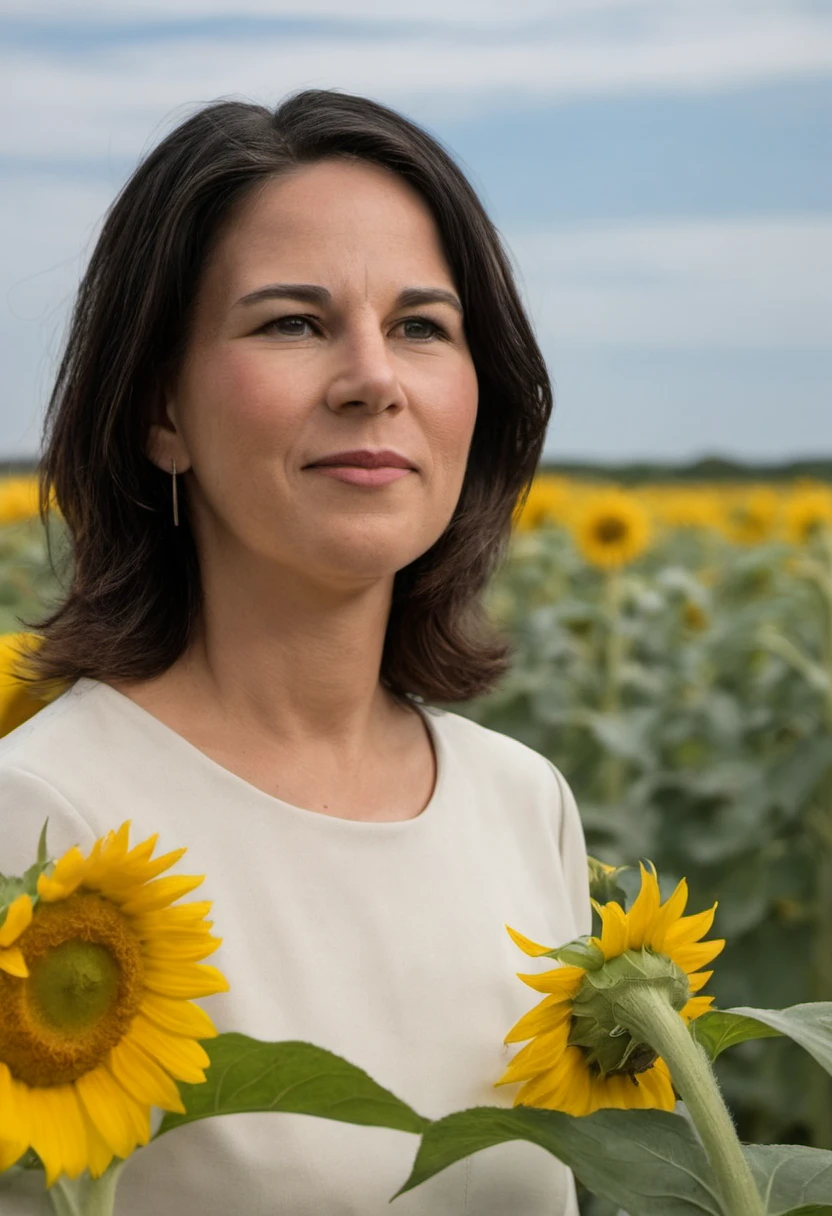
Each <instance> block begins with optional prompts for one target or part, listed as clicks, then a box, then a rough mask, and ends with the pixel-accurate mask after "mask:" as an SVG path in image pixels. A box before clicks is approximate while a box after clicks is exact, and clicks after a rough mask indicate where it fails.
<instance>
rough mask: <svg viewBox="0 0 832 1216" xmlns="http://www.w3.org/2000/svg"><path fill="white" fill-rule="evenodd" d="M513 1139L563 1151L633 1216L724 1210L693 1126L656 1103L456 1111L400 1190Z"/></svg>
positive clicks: (432, 1134) (698, 1215)
mask: <svg viewBox="0 0 832 1216" xmlns="http://www.w3.org/2000/svg"><path fill="white" fill-rule="evenodd" d="M508 1140H528V1141H530V1142H531V1143H532V1144H537V1145H539V1146H540V1147H541V1148H543V1149H546V1151H547V1152H550V1153H551V1154H552V1155H553V1156H555V1157H559V1158H560V1160H561V1161H563V1162H565V1164H566V1165H568V1166H569V1167H570V1168H571V1169H572V1170H573V1171H574V1173H575V1175H576V1176H577V1177H578V1178H579V1179H580V1181H581V1182H582V1183H583V1184H584V1186H585V1187H586V1188H587V1189H588V1190H590V1191H592V1192H593V1193H594V1194H595V1195H598V1196H599V1197H600V1198H602V1199H606V1200H608V1201H610V1202H611V1203H614V1204H617V1205H618V1206H619V1207H620V1208H623V1209H624V1210H625V1211H626V1212H628V1213H629V1216H722V1207H721V1205H720V1203H719V1200H718V1198H717V1189H716V1182H715V1180H714V1177H713V1174H712V1171H711V1167H710V1165H709V1164H708V1161H707V1158H706V1156H705V1151H704V1149H703V1148H702V1145H701V1144H700V1142H699V1140H698V1139H697V1137H696V1134H695V1132H694V1131H693V1128H692V1127H691V1125H690V1124H689V1123H688V1121H687V1120H686V1119H684V1118H683V1117H682V1116H681V1115H673V1114H668V1113H667V1112H665V1111H657V1110H651V1111H643V1110H628V1111H622V1110H605V1111H598V1113H597V1114H594V1115H587V1116H585V1117H583V1118H580V1119H578V1118H574V1117H573V1116H571V1115H565V1114H562V1113H561V1112H560V1111H553V1110H537V1109H533V1108H532V1107H528V1106H519V1107H515V1108H513V1109H510V1110H506V1109H502V1108H498V1107H489V1106H481V1107H476V1108H474V1109H472V1110H466V1111H459V1112H457V1113H455V1114H452V1115H448V1116H447V1117H446V1118H444V1119H438V1120H437V1121H436V1122H435V1123H431V1124H430V1125H429V1126H428V1128H427V1129H426V1130H425V1132H424V1134H423V1136H422V1143H421V1145H420V1146H419V1151H418V1153H417V1154H416V1161H415V1163H414V1166H413V1170H412V1172H411V1175H410V1177H409V1178H408V1180H407V1182H406V1183H405V1184H404V1186H403V1187H402V1188H401V1190H400V1191H399V1192H398V1194H399V1195H401V1194H404V1193H405V1192H406V1191H410V1190H413V1188H414V1187H416V1186H419V1184H420V1183H422V1182H425V1181H427V1179H428V1178H432V1177H433V1176H434V1174H438V1173H440V1171H442V1170H444V1169H446V1168H447V1167H448V1166H449V1165H452V1164H453V1163H454V1162H455V1161H459V1160H461V1159H462V1158H464V1157H468V1156H470V1155H471V1154H472V1153H476V1152H480V1151H481V1150H483V1149H487V1148H490V1147H492V1146H493V1145H495V1144H503V1143H504V1142H506V1141H508Z"/></svg>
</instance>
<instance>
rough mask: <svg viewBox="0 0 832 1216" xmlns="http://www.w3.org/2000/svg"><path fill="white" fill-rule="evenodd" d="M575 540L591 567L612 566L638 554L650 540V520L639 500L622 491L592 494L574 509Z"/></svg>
mask: <svg viewBox="0 0 832 1216" xmlns="http://www.w3.org/2000/svg"><path fill="white" fill-rule="evenodd" d="M573 529H574V535H575V542H576V544H577V546H578V548H579V549H580V551H581V553H582V554H583V556H584V557H585V558H586V560H587V561H588V562H590V563H591V564H592V565H593V566H600V567H602V568H603V569H614V568H615V567H617V566H623V565H626V563H627V562H631V561H634V560H635V558H637V557H640V556H641V554H642V553H643V552H644V551H645V549H646V548H647V546H648V544H649V543H650V519H649V516H648V514H647V512H646V511H645V509H644V507H643V506H642V505H641V503H640V502H639V501H638V499H636V498H635V497H634V496H633V495H632V494H627V493H626V492H625V491H624V490H619V489H616V488H611V489H608V490H601V491H599V492H598V493H597V494H593V495H591V496H590V497H589V498H588V499H587V500H586V502H585V503H584V505H583V507H582V509H581V510H580V511H578V512H576V515H575V520H574V524H573Z"/></svg>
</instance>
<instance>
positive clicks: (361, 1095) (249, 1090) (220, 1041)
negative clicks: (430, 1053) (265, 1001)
mask: <svg viewBox="0 0 832 1216" xmlns="http://www.w3.org/2000/svg"><path fill="white" fill-rule="evenodd" d="M203 1047H204V1048H205V1050H206V1051H207V1053H208V1055H209V1056H210V1058H211V1066H210V1068H208V1070H207V1074H206V1075H207V1080H206V1081H204V1082H203V1083H202V1084H199V1085H187V1084H180V1086H179V1092H180V1095H181V1097H182V1102H183V1104H184V1106H185V1111H186V1113H185V1114H184V1115H180V1114H174V1113H168V1114H166V1115H165V1117H164V1119H163V1120H162V1123H161V1125H160V1127H159V1130H158V1131H157V1132H156V1135H157V1136H161V1135H162V1134H163V1133H164V1132H169V1131H171V1130H172V1129H173V1128H175V1127H181V1126H182V1125H183V1124H185V1123H194V1122H196V1120H198V1119H207V1118H209V1117H210V1116H212V1115H231V1114H243V1113H245V1112H251V1111H284V1112H288V1113H292V1114H298V1115H317V1116H318V1118H321V1119H338V1120H340V1121H341V1122H342V1123H360V1124H364V1125H365V1126H368V1127H390V1128H394V1129H395V1130H397V1131H403V1132H415V1133H417V1134H418V1133H419V1132H421V1131H422V1130H423V1129H424V1128H425V1127H426V1126H427V1123H428V1120H427V1119H423V1118H422V1116H421V1115H417V1114H416V1112H415V1111H414V1110H412V1109H411V1107H409V1106H408V1105H407V1103H405V1102H402V1101H401V1100H400V1099H399V1098H397V1097H395V1096H394V1095H393V1094H391V1093H390V1091H389V1090H386V1089H383V1088H382V1086H381V1085H377V1084H376V1082H375V1081H374V1080H373V1079H372V1077H370V1076H368V1075H367V1073H366V1072H364V1070H363V1069H361V1068H358V1067H356V1065H354V1064H350V1063H348V1062H347V1061H346V1060H343V1059H342V1058H341V1057H340V1056H337V1055H334V1054H333V1053H332V1052H331V1051H324V1050H323V1048H321V1047H314V1046H313V1045H312V1044H311V1043H299V1042H285V1043H264V1042H261V1041H260V1040H258V1039H251V1038H249V1037H248V1036H247V1035H244V1034H221V1035H218V1036H217V1038H215V1039H209V1040H208V1041H207V1042H204V1043H203Z"/></svg>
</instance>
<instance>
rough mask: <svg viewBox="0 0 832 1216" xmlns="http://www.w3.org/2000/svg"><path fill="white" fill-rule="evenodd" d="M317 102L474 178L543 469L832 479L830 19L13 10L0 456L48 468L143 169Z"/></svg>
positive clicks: (44, 6)
mask: <svg viewBox="0 0 832 1216" xmlns="http://www.w3.org/2000/svg"><path fill="white" fill-rule="evenodd" d="M304 87H312V88H335V89H341V90H343V91H346V92H352V93H360V94H362V95H364V96H368V97H372V98H374V99H375V100H377V101H380V102H383V103H384V104H386V105H389V106H392V107H394V108H395V109H397V110H399V111H401V112H402V113H404V114H406V115H407V116H408V117H409V118H411V119H412V120H414V121H415V122H417V123H420V124H421V125H422V126H424V127H426V128H427V129H428V130H429V131H430V132H431V133H432V134H433V135H435V136H436V137H438V138H439V139H440V140H441V141H442V143H443V144H444V145H445V147H446V148H447V149H448V150H449V151H450V152H451V153H452V154H453V155H454V157H455V158H456V159H457V161H458V162H459V163H460V164H461V166H462V168H463V170H464V171H465V172H466V174H467V175H468V177H469V179H470V180H471V181H472V183H473V185H474V187H475V189H476V190H477V191H478V193H479V194H480V197H481V198H482V200H483V202H484V204H485V206H486V209H487V210H488V212H489V214H490V215H491V217H492V219H493V220H494V222H495V223H496V225H497V227H498V229H499V231H500V233H501V236H502V238H503V240H504V242H505V244H506V246H507V249H508V251H509V254H510V257H511V259H512V262H513V265H514V267H515V271H516V274H517V277H518V282H519V285H520V290H521V293H522V295H523V298H524V300H525V302H526V305H527V307H528V310H529V314H530V316H531V318H532V322H533V324H534V327H535V330H536V332H537V335H538V339H539V341H540V344H541V347H542V349H543V352H544V354H545V356H546V359H547V364H548V367H549V372H550V375H551V377H552V380H553V383H554V388H555V400H556V407H555V413H554V415H553V419H552V423H551V425H550V428H549V434H548V436H547V446H546V455H547V457H549V458H551V459H555V460H575V459H579V460H589V461H597V462H598V463H601V464H604V463H614V462H617V461H628V460H656V461H662V462H677V461H678V462H687V461H690V460H695V459H698V458H701V457H704V456H718V457H724V458H727V459H735V460H740V461H747V462H763V463H776V462H778V461H785V460H791V459H797V458H801V457H819V456H822V457H830V458H832V155H831V154H832V0H768V2H767V0H511V2H510V3H508V2H507V0H420V2H419V3H418V4H413V3H409V4H401V5H392V4H390V3H389V2H388V3H384V4H382V3H381V2H380V0H304V2H303V4H298V3H296V2H294V3H291V4H290V3H287V0H106V2H105V0H0V113H2V117H3V121H2V122H0V365H2V368H3V373H4V375H3V391H2V393H0V460H2V459H11V458H25V457H29V456H36V455H37V453H38V450H39V445H40V439H41V423H42V418H43V411H44V408H45V403H46V401H47V399H48V396H49V392H50V388H51V382H52V378H53V376H54V372H55V369H56V366H57V360H58V358H59V356H60V353H61V349H62V343H63V340H64V337H65V331H66V324H67V320H68V316H69V310H70V308H71V304H72V299H73V294H74V291H75V288H76V287H77V284H78V281H79V278H80V275H81V274H82V272H83V268H84V265H85V261H86V259H87V258H88V257H89V254H90V252H91V250H92V247H93V244H94V241H95V237H96V233H97V231H98V229H99V225H100V222H101V219H102V217H103V215H104V213H105V212H106V210H107V208H108V206H109V205H110V203H111V202H112V200H113V198H114V196H115V194H116V192H117V191H118V189H119V188H120V186H121V185H122V184H123V182H124V181H125V180H126V178H127V177H128V176H129V174H130V172H131V171H132V169H133V168H134V167H135V165H136V163H137V161H138V159H139V158H140V157H141V156H142V155H143V154H145V153H147V152H148V151H149V150H150V149H151V148H152V147H153V146H154V145H155V144H156V143H157V142H158V141H159V140H160V139H161V138H162V137H163V136H164V135H165V134H166V133H167V132H168V131H170V130H172V129H173V127H175V126H176V125H177V124H178V123H179V122H181V121H182V120H183V119H184V118H185V117H187V116H188V115H189V114H191V113H193V112H194V111H195V110H196V109H198V108H199V107H200V106H201V105H203V104H204V103H206V102H208V101H211V100H214V99H215V98H218V97H234V98H240V99H244V100H251V101H256V102H260V103H266V104H272V105H274V104H276V103H277V102H278V101H279V100H280V99H281V98H282V97H284V96H285V95H286V94H287V93H290V92H293V91H295V90H297V89H300V88H304Z"/></svg>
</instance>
